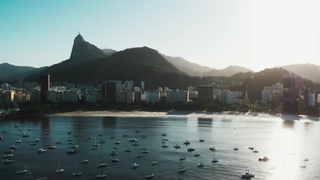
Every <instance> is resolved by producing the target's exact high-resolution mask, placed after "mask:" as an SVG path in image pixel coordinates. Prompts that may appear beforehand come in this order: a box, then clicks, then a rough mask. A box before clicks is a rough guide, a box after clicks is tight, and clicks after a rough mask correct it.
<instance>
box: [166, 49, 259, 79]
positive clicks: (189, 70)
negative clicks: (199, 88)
mask: <svg viewBox="0 0 320 180" xmlns="http://www.w3.org/2000/svg"><path fill="white" fill-rule="evenodd" d="M162 56H163V57H164V58H166V59H167V60H168V61H169V62H171V64H173V65H174V66H176V67H177V68H178V69H179V70H180V71H183V72H185V73H186V74H188V75H190V76H231V75H233V74H236V73H239V72H253V70H251V69H248V68H245V67H241V66H228V67H226V68H225V69H215V68H210V67H208V66H201V65H199V64H196V63H192V62H189V61H187V60H185V59H183V58H182V57H171V56H167V55H163V54H162Z"/></svg>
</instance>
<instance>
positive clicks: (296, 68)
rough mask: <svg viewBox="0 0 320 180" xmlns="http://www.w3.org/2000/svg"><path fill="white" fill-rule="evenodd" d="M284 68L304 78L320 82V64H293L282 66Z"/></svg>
mask: <svg viewBox="0 0 320 180" xmlns="http://www.w3.org/2000/svg"><path fill="white" fill-rule="evenodd" d="M282 67H283V68H284V69H286V70H288V71H290V72H293V73H295V74H298V75H300V76H301V77H303V78H307V79H310V80H312V81H314V82H318V83H320V66H318V65H314V64H292V65H287V66H282Z"/></svg>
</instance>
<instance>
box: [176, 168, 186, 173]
mask: <svg viewBox="0 0 320 180" xmlns="http://www.w3.org/2000/svg"><path fill="white" fill-rule="evenodd" d="M186 171H187V170H186V168H180V169H179V171H178V172H179V173H184V172H186Z"/></svg>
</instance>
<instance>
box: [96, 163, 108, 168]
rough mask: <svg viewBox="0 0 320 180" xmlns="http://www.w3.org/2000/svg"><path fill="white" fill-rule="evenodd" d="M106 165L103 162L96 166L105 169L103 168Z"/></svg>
mask: <svg viewBox="0 0 320 180" xmlns="http://www.w3.org/2000/svg"><path fill="white" fill-rule="evenodd" d="M107 165H108V164H107V163H105V162H103V163H100V164H99V165H98V167H105V166H107Z"/></svg>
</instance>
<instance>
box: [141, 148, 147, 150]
mask: <svg viewBox="0 0 320 180" xmlns="http://www.w3.org/2000/svg"><path fill="white" fill-rule="evenodd" d="M141 149H142V150H149V148H146V147H143V148H141Z"/></svg>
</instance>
